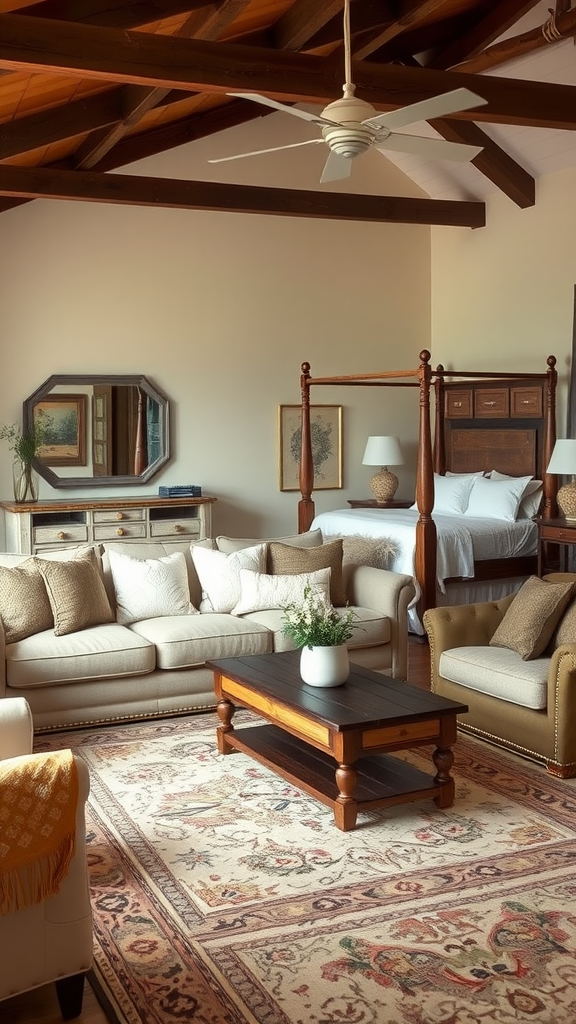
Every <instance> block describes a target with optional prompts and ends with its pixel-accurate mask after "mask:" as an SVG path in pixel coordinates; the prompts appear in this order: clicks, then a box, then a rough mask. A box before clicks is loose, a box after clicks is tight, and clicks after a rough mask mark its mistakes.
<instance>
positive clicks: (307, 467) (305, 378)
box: [298, 363, 314, 533]
mask: <svg viewBox="0 0 576 1024" xmlns="http://www.w3.org/2000/svg"><path fill="white" fill-rule="evenodd" d="M301 370H302V374H301V376H300V390H301V392H302V428H301V430H302V436H301V453H300V493H301V498H300V501H299V502H298V533H305V532H306V530H309V529H310V523H311V522H312V520H313V519H314V502H313V501H312V488H313V487H314V461H313V458H312V435H311V433H310V363H302V366H301Z"/></svg>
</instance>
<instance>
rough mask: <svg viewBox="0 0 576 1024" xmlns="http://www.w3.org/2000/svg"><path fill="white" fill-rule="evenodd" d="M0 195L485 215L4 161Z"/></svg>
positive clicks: (463, 207)
mask: <svg viewBox="0 0 576 1024" xmlns="http://www.w3.org/2000/svg"><path fill="white" fill-rule="evenodd" d="M0 195H4V196H8V197H16V198H28V199H63V200H68V201H70V200H71V201H80V202H96V203H111V204H113V205H121V206H126V205H128V206H149V207H166V208H169V209H178V210H209V211H211V212H213V213H215V212H219V213H222V212H226V213H257V214H264V215H274V216H279V217H308V218H316V219H318V218H319V219H324V220H350V221H363V222H377V223H395V224H398V223H401V224H442V225H448V226H457V227H469V228H477V227H483V226H484V224H485V216H486V213H485V206H484V203H473V202H464V203H458V202H449V201H447V200H434V199H408V198H405V197H400V196H398V197H397V196H372V195H349V194H347V193H345V192H308V191H305V190H303V189H295V190H290V189H277V188H256V187H254V186H251V185H228V184H222V183H221V182H206V181H181V180H179V179H173V178H148V177H140V176H137V175H132V176H131V175H127V174H99V173H98V172H96V171H56V170H47V169H46V168H28V167H11V166H7V165H4V166H0Z"/></svg>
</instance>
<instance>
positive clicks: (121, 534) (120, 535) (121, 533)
mask: <svg viewBox="0 0 576 1024" xmlns="http://www.w3.org/2000/svg"><path fill="white" fill-rule="evenodd" d="M116 536H117V537H123V536H124V530H123V529H122V527H121V526H119V527H118V529H117V530H116Z"/></svg>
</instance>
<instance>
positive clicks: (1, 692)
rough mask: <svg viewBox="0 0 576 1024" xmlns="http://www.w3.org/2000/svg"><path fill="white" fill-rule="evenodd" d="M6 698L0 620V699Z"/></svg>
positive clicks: (2, 631)
mask: <svg viewBox="0 0 576 1024" xmlns="http://www.w3.org/2000/svg"><path fill="white" fill-rule="evenodd" d="M5 696H6V632H5V630H4V623H3V622H2V619H1V618H0V697H5Z"/></svg>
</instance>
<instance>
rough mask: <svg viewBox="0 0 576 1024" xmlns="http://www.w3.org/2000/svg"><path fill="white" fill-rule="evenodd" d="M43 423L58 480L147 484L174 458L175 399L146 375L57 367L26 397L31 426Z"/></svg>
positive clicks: (48, 468)
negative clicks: (171, 406) (171, 410)
mask: <svg viewBox="0 0 576 1024" xmlns="http://www.w3.org/2000/svg"><path fill="white" fill-rule="evenodd" d="M38 422H41V423H42V425H43V429H44V432H45V443H44V444H43V445H42V448H41V449H40V452H39V455H38V458H37V459H35V462H34V464H35V467H36V469H37V470H38V472H39V474H40V475H41V476H42V477H44V479H45V480H47V481H48V483H49V484H51V485H52V487H87V486H90V487H110V486H113V485H118V486H120V485H122V486H125V485H126V484H143V483H146V481H147V480H150V479H151V478H152V477H153V476H154V475H155V474H156V473H157V472H158V470H159V469H160V468H161V467H162V466H163V465H164V464H165V463H166V462H167V461H168V459H169V457H170V439H169V429H168V399H167V398H166V396H165V395H163V394H162V392H161V391H159V390H158V388H157V387H155V386H154V385H153V384H152V383H151V382H150V380H149V379H148V378H147V377H143V376H140V375H138V374H135V375H119V374H118V375H113V376H105V375H103V376H100V375H84V376H83V375H81V374H80V375H78V374H71V375H68V374H55V375H54V376H52V377H49V378H48V380H46V381H44V383H43V384H42V385H41V386H40V387H39V388H38V389H37V391H35V392H34V394H32V395H30V397H29V398H27V399H26V401H25V402H24V408H23V423H24V429H25V431H31V430H32V428H33V426H34V424H36V423H38Z"/></svg>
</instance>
